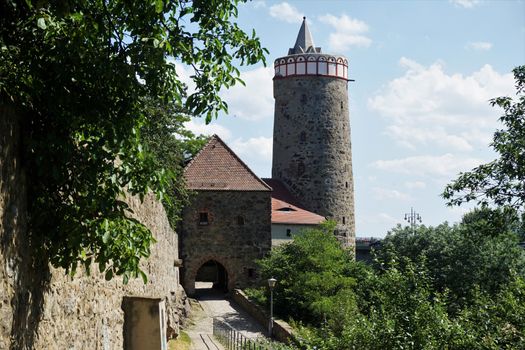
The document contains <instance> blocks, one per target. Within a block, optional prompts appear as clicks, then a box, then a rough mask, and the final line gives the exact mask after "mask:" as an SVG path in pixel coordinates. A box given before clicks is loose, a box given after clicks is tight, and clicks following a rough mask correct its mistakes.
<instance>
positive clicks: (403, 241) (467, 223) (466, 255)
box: [376, 208, 525, 312]
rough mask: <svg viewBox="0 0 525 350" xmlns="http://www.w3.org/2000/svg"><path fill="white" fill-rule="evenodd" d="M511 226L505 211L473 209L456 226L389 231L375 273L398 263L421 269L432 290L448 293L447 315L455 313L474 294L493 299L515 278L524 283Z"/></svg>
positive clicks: (522, 259)
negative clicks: (406, 260) (406, 261)
mask: <svg viewBox="0 0 525 350" xmlns="http://www.w3.org/2000/svg"><path fill="white" fill-rule="evenodd" d="M514 226H515V221H512V220H509V219H508V213H507V212H506V211H504V210H493V209H488V208H481V209H476V210H474V211H472V212H470V213H468V214H466V215H465V216H464V218H463V220H462V222H461V223H460V224H458V225H455V226H450V225H448V224H447V223H445V224H441V225H438V226H436V227H425V226H419V227H418V228H417V230H416V231H415V232H413V231H412V230H411V229H409V228H407V227H404V228H403V227H400V226H399V227H397V228H394V229H393V230H392V231H391V232H389V234H388V235H387V237H386V238H385V239H384V240H383V242H382V248H381V249H380V250H379V251H378V252H377V253H376V258H377V264H378V268H379V269H385V268H389V267H390V266H391V265H395V266H397V265H399V263H400V261H402V259H408V260H409V261H411V262H414V263H419V264H421V265H424V266H425V267H426V268H427V269H428V273H429V275H430V277H431V280H432V290H434V291H435V292H436V293H445V292H446V293H447V298H448V299H449V300H448V301H447V304H448V306H449V310H450V311H452V312H457V311H458V310H460V309H461V308H462V307H464V306H465V305H468V304H470V302H471V301H472V300H473V299H474V297H473V294H474V293H477V291H482V292H485V293H488V294H489V295H496V294H497V293H498V292H499V291H500V290H501V289H502V288H504V287H505V286H506V285H507V284H508V283H509V282H510V281H511V280H512V278H513V276H514V275H515V274H516V273H518V274H520V275H521V276H522V277H525V251H524V250H523V249H522V248H520V247H519V246H518V244H517V243H518V240H517V236H516V234H515V233H514V232H513V228H514Z"/></svg>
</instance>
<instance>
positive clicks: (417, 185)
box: [405, 181, 427, 190]
mask: <svg viewBox="0 0 525 350" xmlns="http://www.w3.org/2000/svg"><path fill="white" fill-rule="evenodd" d="M405 187H406V188H408V189H411V190H414V189H423V188H426V187H427V184H426V183H425V182H423V181H406V182H405Z"/></svg>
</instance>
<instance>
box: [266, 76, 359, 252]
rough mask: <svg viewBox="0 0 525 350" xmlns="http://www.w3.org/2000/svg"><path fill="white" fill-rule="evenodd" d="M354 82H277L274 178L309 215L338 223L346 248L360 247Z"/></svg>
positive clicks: (315, 79)
mask: <svg viewBox="0 0 525 350" xmlns="http://www.w3.org/2000/svg"><path fill="white" fill-rule="evenodd" d="M347 89H348V82H347V81H346V80H344V79H338V78H331V77H321V76H301V77H287V78H282V79H277V78H276V79H274V98H275V118H274V133H273V164H272V177H273V178H275V179H279V180H281V181H282V182H283V183H284V184H286V186H287V187H288V188H289V189H290V190H291V191H292V192H293V193H294V194H295V195H296V196H297V197H298V198H299V200H300V201H301V203H302V204H303V205H304V206H305V209H307V210H309V211H312V212H315V213H317V214H319V215H323V216H325V217H327V218H329V219H333V220H335V221H336V222H337V224H338V225H337V233H338V235H339V236H340V238H342V239H343V241H344V243H345V244H349V245H351V246H353V245H354V244H355V222H354V185H353V175H352V152H351V144H350V121H349V117H348V114H349V112H348V90H347Z"/></svg>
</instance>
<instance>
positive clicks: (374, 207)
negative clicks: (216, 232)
mask: <svg viewBox="0 0 525 350" xmlns="http://www.w3.org/2000/svg"><path fill="white" fill-rule="evenodd" d="M303 15H304V16H306V17H307V21H308V23H309V25H310V30H311V32H312V35H313V38H314V41H315V44H316V46H321V47H322V50H323V52H326V53H338V54H343V55H345V56H346V57H347V58H348V59H349V65H350V68H349V75H350V78H351V79H355V82H353V83H350V84H351V85H350V87H349V97H350V125H351V129H352V130H351V133H352V135H351V136H352V154H353V170H354V188H355V207H356V212H355V215H356V231H357V235H358V236H375V237H382V236H384V235H385V234H386V233H387V232H388V230H389V229H391V228H392V227H393V226H395V225H396V224H397V223H403V217H404V214H405V213H407V212H410V208H411V207H414V209H415V210H416V211H417V212H418V213H420V214H421V216H422V218H423V223H424V224H427V225H437V224H439V223H441V222H443V221H449V222H456V221H458V220H460V219H461V216H462V215H463V214H464V212H465V211H466V210H468V207H460V208H447V207H446V205H445V202H444V200H443V199H442V198H440V196H439V195H440V193H441V192H442V190H443V188H444V186H445V184H446V183H448V182H449V181H450V180H452V179H453V178H455V176H456V175H457V174H458V173H459V172H461V171H468V170H470V169H471V168H473V167H474V166H476V165H478V164H481V163H484V162H487V161H490V160H492V159H493V158H494V157H495V154H494V153H493V152H492V151H491V150H490V149H489V146H488V145H489V143H490V141H491V138H492V134H493V132H494V131H495V130H496V128H497V127H498V126H499V125H498V122H497V119H498V117H499V115H500V111H499V110H498V109H496V108H492V107H490V106H489V104H488V100H489V99H490V98H492V97H496V96H501V95H512V94H514V82H513V78H512V74H511V70H512V68H514V67H515V66H517V65H522V64H525V2H524V1H503V0H500V1H483V0H479V1H477V0H455V1H446V0H443V1H423V0H420V1H416V0H412V1H408V0H407V1H388V0H383V1H286V2H284V1H269V0H268V1H252V2H249V3H247V4H243V5H240V8H239V19H238V23H239V25H240V26H241V27H242V28H244V29H246V30H250V31H251V29H252V28H254V29H255V31H256V32H257V34H258V36H259V37H260V38H261V41H262V44H263V46H265V47H266V48H267V49H268V50H269V51H270V53H269V55H268V56H267V62H268V66H267V67H263V66H262V65H258V66H251V67H244V68H242V78H243V79H244V80H245V82H246V87H243V86H236V87H234V88H232V89H230V90H225V91H223V92H222V96H223V98H224V99H225V100H226V101H227V102H228V104H229V113H228V115H223V116H221V117H219V118H218V119H217V120H214V121H213V122H212V123H211V124H210V125H204V122H203V120H200V119H196V120H193V121H192V122H190V123H189V124H188V127H189V128H190V129H192V130H194V131H196V132H199V133H205V134H211V133H217V134H218V135H219V136H221V137H222V138H223V139H224V140H225V141H226V142H227V143H228V144H229V145H230V146H231V147H232V148H233V149H234V150H235V151H236V152H237V154H238V155H239V156H240V157H241V158H242V159H243V160H244V161H245V162H246V163H247V164H248V166H250V167H251V169H252V170H253V171H254V172H255V173H256V174H257V175H259V176H261V177H269V176H270V173H271V156H272V155H271V152H272V128H273V108H274V107H273V103H274V100H273V94H272V77H273V68H272V65H273V60H274V59H275V58H277V57H281V56H285V55H286V53H287V51H288V48H289V47H292V46H293V44H294V42H295V38H296V36H297V32H298V31H299V27H300V25H301V20H302V16H303ZM179 72H180V74H181V76H182V77H183V78H185V77H187V75H189V71H188V70H185V69H184V68H183V67H179Z"/></svg>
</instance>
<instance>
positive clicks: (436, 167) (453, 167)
mask: <svg viewBox="0 0 525 350" xmlns="http://www.w3.org/2000/svg"><path fill="white" fill-rule="evenodd" d="M483 162H484V160H482V159H479V158H474V157H461V156H458V155H453V154H450V153H447V154H444V155H441V156H432V155H422V156H413V157H406V158H399V159H391V160H377V161H375V162H372V163H371V166H373V167H374V168H376V169H379V170H382V171H387V172H391V173H399V174H406V175H414V176H427V175H429V176H432V177H436V176H437V177H441V178H446V179H450V178H452V177H455V176H456V175H457V174H458V173H459V172H465V171H470V170H471V169H472V168H474V167H476V166H478V165H480V164H481V163H483Z"/></svg>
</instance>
